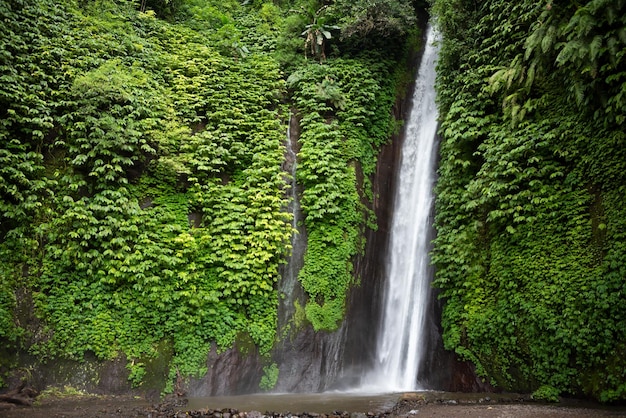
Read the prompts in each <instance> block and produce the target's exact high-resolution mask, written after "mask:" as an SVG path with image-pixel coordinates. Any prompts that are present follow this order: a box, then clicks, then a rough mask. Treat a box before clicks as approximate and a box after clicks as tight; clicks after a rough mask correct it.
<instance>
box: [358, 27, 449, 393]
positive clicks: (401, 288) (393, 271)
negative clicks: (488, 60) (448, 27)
mask: <svg viewBox="0 0 626 418" xmlns="http://www.w3.org/2000/svg"><path fill="white" fill-rule="evenodd" d="M436 37H437V34H436V32H435V30H434V29H433V28H432V27H430V26H429V27H428V32H427V39H426V46H425V49H424V55H423V57H422V60H421V64H420V67H419V72H418V75H417V80H416V82H415V90H414V92H413V98H412V105H411V110H410V113H409V117H408V119H407V124H406V126H405V133H404V142H403V144H402V154H401V165H400V169H399V172H398V180H397V182H396V185H397V186H396V187H397V188H396V191H395V201H394V210H393V220H392V227H391V233H390V237H389V247H388V255H387V261H386V263H387V277H386V285H385V291H384V304H383V313H382V322H381V328H380V331H379V336H378V346H377V354H376V360H377V363H376V365H375V368H374V370H373V373H372V374H371V375H370V377H369V378H368V381H370V382H374V383H373V385H374V387H375V388H379V389H381V391H410V390H416V389H425V388H423V387H421V385H420V383H419V378H420V373H421V366H422V360H423V357H424V347H426V345H425V344H424V342H423V340H424V338H425V335H426V329H425V328H426V322H425V319H426V315H427V312H426V307H427V306H428V305H429V300H430V298H431V292H430V284H431V276H432V273H431V268H430V259H429V251H430V237H431V234H430V230H431V227H432V219H431V214H432V202H433V186H434V182H435V163H436V147H435V142H436V131H437V115H438V114H437V106H436V104H435V66H436V61H437V55H438V47H437V45H436V43H435V42H436Z"/></svg>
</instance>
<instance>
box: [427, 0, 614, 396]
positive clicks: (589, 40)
mask: <svg viewBox="0 0 626 418" xmlns="http://www.w3.org/2000/svg"><path fill="white" fill-rule="evenodd" d="M609 3H610V4H609ZM453 6H454V7H453ZM623 7H624V2H617V3H615V2H602V1H588V2H584V4H582V5H575V4H573V3H572V4H568V5H558V4H553V3H549V4H548V5H546V4H539V3H536V2H531V1H523V2H505V1H499V0H494V1H490V2H487V3H485V4H483V5H481V6H480V7H476V4H475V3H473V2H465V1H457V0H453V1H449V0H440V1H435V2H434V5H433V8H434V10H435V11H436V13H437V18H438V24H439V26H440V29H441V30H442V32H443V41H442V52H441V59H440V63H439V73H438V89H439V103H440V113H441V130H440V133H441V137H442V142H441V147H440V153H441V160H440V168H439V181H438V184H437V188H436V194H437V201H436V220H435V223H436V228H437V238H436V240H435V248H434V252H433V262H434V263H435V265H436V266H437V273H436V280H435V285H436V286H437V287H439V288H441V289H442V297H443V298H444V299H445V308H444V312H443V326H444V344H445V346H446V347H447V348H448V349H452V350H455V351H456V352H457V353H458V354H459V355H460V356H461V357H462V358H465V359H468V360H471V361H472V362H474V363H475V364H476V366H477V370H478V372H479V373H480V374H481V375H482V376H483V377H485V378H487V379H488V380H489V381H490V382H492V383H493V384H496V385H499V386H501V387H503V388H504V389H506V390H522V391H528V392H533V391H535V395H534V396H537V397H540V398H542V399H546V400H554V399H555V398H557V397H558V395H560V394H564V393H570V394H575V395H587V396H593V397H595V398H596V399H599V400H602V401H616V400H620V399H624V390H623V388H624V382H625V381H626V375H625V374H624V368H625V363H624V361H623V357H620V354H618V353H623V350H624V342H625V341H626V335H625V334H624V329H626V311H624V304H623V303H622V301H621V300H622V299H623V294H624V280H623V278H624V272H623V271H622V270H623V269H621V267H620V266H621V265H622V263H623V262H624V259H625V257H626V248H625V247H624V246H623V244H622V243H623V238H622V235H623V234H622V232H621V231H623V225H622V224H623V219H624V218H625V216H626V206H624V203H623V200H618V199H617V196H620V195H623V193H624V186H623V184H624V182H625V180H626V178H625V177H624V173H625V171H624V169H625V168H626V167H624V161H625V158H626V154H624V140H625V139H626V138H625V136H624V133H623V129H622V127H621V125H622V121H621V117H620V115H621V114H622V113H623V109H622V108H621V106H623V105H624V103H626V102H623V100H622V94H621V93H620V91H621V89H623V88H622V87H620V86H621V84H620V83H621V81H618V80H621V79H622V75H621V74H622V70H621V68H622V67H623V65H620V64H623V59H624V51H625V50H626V49H625V47H624V42H623V40H621V38H620V40H618V38H619V37H620V35H619V34H620V33H621V32H620V30H621V29H619V28H620V27H622V26H623V20H621V19H622V16H623V15H624V14H623ZM576 45H577V46H576ZM575 46H576V48H579V49H578V50H577V51H576V52H574V51H573V50H572V48H574V47H575ZM564 87H565V92H566V93H565V94H564V93H563V92H564V90H563V89H564ZM579 93H580V94H581V95H579ZM609 103H611V104H610V105H609Z"/></svg>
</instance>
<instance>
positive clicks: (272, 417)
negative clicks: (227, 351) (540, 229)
mask: <svg viewBox="0 0 626 418" xmlns="http://www.w3.org/2000/svg"><path fill="white" fill-rule="evenodd" d="M18 403H19V402H18ZM186 405H187V402H186V399H184V398H169V399H166V400H164V401H163V402H160V403H156V404H151V403H150V402H148V401H147V400H145V399H143V398H134V397H124V396H90V395H73V396H63V397H54V396H49V397H46V398H44V399H36V398H35V400H34V402H33V403H32V405H30V406H28V405H26V404H22V405H17V404H16V403H12V402H0V417H6V418H17V417H20V418H22V417H26V418H28V417H31V418H44V417H45V418H61V417H63V418H74V417H94V418H97V417H99V418H111V417H117V418H119V417H129V418H130V417H137V418H139V417H149V418H166V417H167V418H178V417H208V418H394V417H403V418H411V417H415V418H419V417H451V418H455V417H484V418H495V417H533V418H534V417H537V418H543V417H552V418H560V417H564V418H565V417H626V407H623V406H622V407H617V406H612V407H607V406H601V405H598V404H593V403H585V402H582V401H576V400H563V401H562V402H561V403H558V404H542V403H538V402H533V401H532V400H531V399H530V398H529V397H528V396H525V395H512V394H505V395H494V394H456V393H426V394H424V393H419V394H406V395H403V396H400V397H399V400H398V402H397V403H396V404H395V406H393V408H391V409H390V410H387V411H375V412H373V411H335V412H333V413H328V414H319V413H315V412H300V413H295V412H285V411H282V412H272V411H263V412H261V411H238V410H234V409H222V410H212V409H201V410H189V409H188V408H186Z"/></svg>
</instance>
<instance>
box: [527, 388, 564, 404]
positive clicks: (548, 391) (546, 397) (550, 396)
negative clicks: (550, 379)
mask: <svg viewBox="0 0 626 418" xmlns="http://www.w3.org/2000/svg"><path fill="white" fill-rule="evenodd" d="M532 397H533V399H536V400H539V401H547V402H558V401H559V390H558V389H556V388H554V387H552V386H546V385H543V386H541V387H540V388H539V389H537V390H536V391H534V392H533V395H532Z"/></svg>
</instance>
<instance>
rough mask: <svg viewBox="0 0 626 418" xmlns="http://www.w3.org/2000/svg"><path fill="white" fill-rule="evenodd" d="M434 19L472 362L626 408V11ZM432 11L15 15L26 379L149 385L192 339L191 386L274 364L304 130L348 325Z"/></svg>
mask: <svg viewBox="0 0 626 418" xmlns="http://www.w3.org/2000/svg"><path fill="white" fill-rule="evenodd" d="M431 3H432V11H433V13H434V15H435V16H436V19H437V25H438V26H439V28H440V30H441V32H442V34H443V40H442V41H441V57H440V62H439V67H438V94H439V106H440V114H441V129H440V136H441V149H440V156H441V159H440V168H439V181H438V185H437V188H436V194H437V201H436V220H435V223H436V229H437V238H436V240H435V242H434V252H433V262H434V264H435V265H436V268H437V273H436V279H435V286H437V287H438V288H440V289H441V296H442V297H443V299H444V301H445V306H444V312H443V318H442V325H443V328H444V343H445V345H446V348H448V349H450V350H454V351H456V353H457V354H458V355H459V356H460V357H461V358H463V359H467V360H469V361H471V362H473V363H474V364H475V365H476V366H477V372H478V373H479V374H480V375H481V376H482V377H483V378H485V379H486V380H488V381H489V382H490V383H492V384H494V385H496V386H498V387H500V388H503V389H506V390H520V391H534V392H535V395H536V396H537V397H539V398H544V399H555V398H556V397H557V395H559V394H573V395H585V396H590V397H593V398H596V399H600V400H602V401H615V400H624V399H626V297H625V296H626V204H625V203H624V200H625V198H626V134H625V133H624V130H625V129H624V128H625V125H626V124H625V119H626V70H624V69H625V68H626V63H625V60H626V59H625V53H626V10H625V9H626V1H624V0H590V1H582V2H571V1H564V0H559V1H544V2H537V1H531V0H520V1H505V0H490V1H483V2H476V1H473V0H472V1H470V0H432V2H431ZM424 7H426V4H424V3H422V2H417V3H415V2H414V3H413V4H412V3H410V2H408V1H405V0H356V1H347V0H335V1H325V2H321V1H316V0H276V1H274V2H269V1H268V2H263V1H262V0H245V1H243V2H240V1H237V0H222V1H219V2H217V1H214V0H141V1H140V0H55V1H52V0H0V18H1V22H2V24H1V25H0V78H1V83H0V259H1V260H2V261H1V262H0V372H1V373H2V376H3V377H5V376H6V372H7V371H9V370H11V369H12V368H14V367H15V366H16V365H18V364H19V361H20V358H19V357H18V354H17V353H21V355H25V354H27V355H28V356H30V357H29V358H30V359H36V361H38V362H46V361H49V360H52V359H75V360H81V359H83V358H84V357H85V355H86V354H90V355H94V356H95V357H97V358H98V359H101V360H108V359H114V358H118V357H119V356H120V355H123V356H125V358H126V359H127V368H128V371H129V379H130V380H131V381H132V382H133V383H134V384H135V385H141V384H142V382H143V381H144V378H145V373H146V363H147V362H149V361H150V359H151V358H153V357H154V356H156V355H157V352H158V351H163V350H164V348H163V347H164V346H166V347H167V350H166V351H170V352H171V353H172V356H171V359H169V361H170V367H169V370H170V380H169V386H168V387H167V388H166V391H167V390H172V383H173V381H174V380H175V379H174V378H175V377H176V376H177V375H180V376H191V375H194V376H199V375H202V374H204V373H205V372H206V358H207V354H208V352H209V350H210V348H211V346H212V344H214V345H215V346H217V347H218V348H219V349H226V348H229V347H232V346H233V344H234V343H235V341H245V343H246V344H250V343H251V344H253V345H254V346H256V348H257V349H258V351H259V352H260V353H261V354H262V355H265V356H267V358H268V361H269V353H270V352H271V350H272V347H273V346H274V344H275V342H276V340H277V338H280V336H278V335H277V330H276V327H277V305H278V301H279V298H280V297H281V295H280V294H278V292H277V290H276V289H277V288H276V282H277V281H278V279H279V273H278V271H279V265H280V264H281V263H283V262H284V260H285V259H286V257H287V256H288V255H289V252H290V237H291V235H292V233H293V232H294V231H293V230H292V229H293V227H292V224H291V214H290V213H289V212H288V211H287V207H288V204H289V195H290V194H289V193H288V191H289V190H288V189H289V185H290V182H291V179H290V178H289V174H288V173H287V171H286V170H285V167H284V163H285V141H286V130H287V123H288V120H289V118H290V114H293V116H294V117H296V118H297V119H298V122H299V150H298V171H297V181H298V183H299V184H300V185H302V186H303V193H302V195H301V196H300V198H301V205H302V209H303V212H304V215H305V218H304V221H303V222H304V224H305V226H306V230H307V236H308V246H307V252H306V254H305V265H304V268H303V269H302V271H301V272H300V275H299V280H300V282H301V284H302V286H303V287H304V289H305V291H306V293H307V295H308V302H307V303H306V305H305V306H303V307H302V309H301V311H300V312H299V313H298V315H299V317H304V318H305V319H306V321H307V322H308V323H309V324H310V325H311V326H312V327H313V328H314V329H315V330H317V331H320V330H333V329H336V327H337V326H338V324H339V323H340V321H341V319H342V317H343V314H344V310H345V297H346V292H347V291H348V289H349V288H350V287H351V286H353V285H355V284H357V283H358V278H356V277H354V273H353V267H352V260H353V258H354V257H355V256H356V255H358V254H360V253H362V251H363V248H364V241H363V231H364V229H365V228H368V227H369V228H375V227H376V219H375V216H374V214H373V213H372V211H371V210H370V206H369V205H370V203H371V201H372V198H373V196H372V191H371V190H372V189H371V185H370V183H369V182H370V177H371V175H372V173H373V172H374V168H375V163H376V156H377V152H378V149H379V147H380V146H381V145H382V144H383V143H385V142H386V141H387V140H388V139H389V138H390V136H391V134H392V133H393V132H395V131H397V130H398V128H399V126H400V123H398V121H395V120H394V119H393V117H392V116H391V115H392V113H391V109H392V106H393V103H394V101H395V100H396V98H397V97H398V96H399V95H400V94H401V92H402V91H403V88H404V87H405V86H406V76H407V69H406V66H405V58H406V54H407V51H409V50H410V49H411V47H414V46H415V40H416V39H419V31H418V30H417V27H418V25H417V22H416V13H415V10H416V9H422V8H424ZM267 370H268V371H269V372H268V374H271V376H269V375H268V376H267V379H264V380H263V381H262V385H263V386H266V387H271V386H272V380H275V377H276V376H275V372H276V365H268V367H267ZM0 383H2V381H1V380H0Z"/></svg>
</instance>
